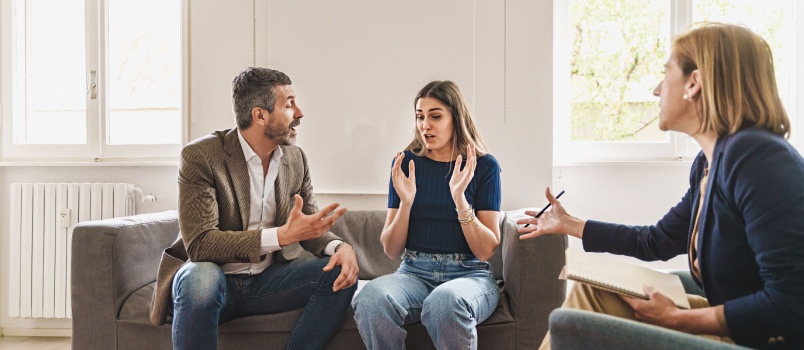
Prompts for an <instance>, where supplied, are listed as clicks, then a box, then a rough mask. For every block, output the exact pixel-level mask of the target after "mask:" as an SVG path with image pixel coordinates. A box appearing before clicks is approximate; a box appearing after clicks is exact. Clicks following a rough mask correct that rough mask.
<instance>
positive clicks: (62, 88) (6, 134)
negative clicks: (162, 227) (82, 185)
mask: <svg viewBox="0 0 804 350" xmlns="http://www.w3.org/2000/svg"><path fill="white" fill-rule="evenodd" d="M185 2H186V0H11V1H3V2H2V6H3V8H2V9H1V10H0V15H2V21H0V22H3V23H4V24H3V28H2V34H3V56H2V57H3V61H4V62H3V63H4V64H3V71H2V76H3V79H4V89H3V90H4V95H3V101H4V104H5V106H4V107H3V108H4V110H3V112H4V113H3V115H4V120H3V122H4V125H6V126H7V127H5V128H4V129H3V155H4V157H5V158H8V159H13V158H74V159H87V158H88V159H93V158H94V159H108V158H141V157H148V158H151V157H176V156H178V152H179V149H180V146H181V142H182V139H183V130H184V127H183V125H184V120H186V118H184V117H183V115H184V109H185V108H184V104H185V100H186V99H185V98H184V89H183V86H185V85H186V84H185V83H184V82H185V77H186V74H185V68H184V67H185V64H184V59H183V57H184V56H185V52H186V50H185V45H184V42H185V40H184V38H183V32H185V31H184V28H185V27H186V26H185V24H184V20H183V17H184V16H183V15H182V14H183V12H184V10H183V9H184V8H186V5H185ZM5 23H9V25H7V24H5ZM9 77H10V79H9ZM8 80H10V82H9V81H8ZM6 87H10V88H6ZM54 146H56V147H54Z"/></svg>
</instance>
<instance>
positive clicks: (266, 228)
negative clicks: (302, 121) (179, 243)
mask: <svg viewBox="0 0 804 350" xmlns="http://www.w3.org/2000/svg"><path fill="white" fill-rule="evenodd" d="M237 138H238V139H239V140H240V147H241V148H242V149H243V155H244V156H245V157H246V164H247V165H248V178H249V192H250V197H251V200H250V202H249V216H248V218H249V219H248V226H247V227H246V230H258V229H261V230H262V237H261V243H260V252H261V253H262V255H263V259H262V260H261V261H260V262H259V263H256V264H250V263H228V264H224V265H223V266H222V268H223V272H224V273H225V274H248V275H255V274H258V273H260V272H263V271H265V269H266V268H268V266H270V265H271V263H272V262H273V256H272V255H271V253H272V252H275V251H277V250H280V249H282V247H281V246H279V237H278V236H277V228H276V225H275V219H276V195H275V193H274V191H275V190H274V184H275V183H276V178H277V177H278V176H279V161H280V160H281V159H282V148H281V147H278V146H277V147H276V149H275V150H274V151H273V153H272V154H271V161H270V163H269V164H268V173H267V174H265V176H263V170H262V160H260V157H259V156H258V155H257V153H255V152H254V150H252V149H251V146H249V144H248V143H247V142H246V140H245V139H244V138H243V135H242V134H240V130H238V131H237ZM340 242H341V241H339V240H335V241H332V242H329V244H327V246H326V248H324V254H326V255H332V254H334V253H335V247H336V246H337V245H338V244H339V243H340Z"/></svg>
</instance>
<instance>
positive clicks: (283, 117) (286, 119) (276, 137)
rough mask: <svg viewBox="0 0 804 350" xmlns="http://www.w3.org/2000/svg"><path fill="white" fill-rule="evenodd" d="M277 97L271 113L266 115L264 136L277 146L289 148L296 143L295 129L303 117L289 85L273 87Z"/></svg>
mask: <svg viewBox="0 0 804 350" xmlns="http://www.w3.org/2000/svg"><path fill="white" fill-rule="evenodd" d="M274 93H275V94H276V96H277V99H276V104H275V105H274V111H273V113H268V121H267V123H266V124H265V136H267V137H268V139H270V140H271V142H273V143H276V144H277V145H284V146H289V145H292V144H294V143H296V127H297V126H299V124H301V118H302V117H304V115H303V114H302V111H301V109H300V108H299V106H298V105H297V104H296V95H295V93H293V88H292V87H291V86H290V85H280V86H276V87H274Z"/></svg>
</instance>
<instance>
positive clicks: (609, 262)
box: [559, 250, 690, 309]
mask: <svg viewBox="0 0 804 350" xmlns="http://www.w3.org/2000/svg"><path fill="white" fill-rule="evenodd" d="M566 258H567V262H566V265H565V266H564V269H563V270H561V276H560V277H559V278H561V279H570V280H573V281H578V282H583V283H587V284H590V285H592V286H595V287H598V288H601V289H605V290H608V291H611V292H615V293H619V294H623V295H629V296H632V297H637V298H642V299H645V300H647V299H648V295H647V294H645V292H644V291H643V286H645V285H646V284H647V285H651V286H653V288H654V289H655V290H657V291H659V292H661V293H662V294H663V295H664V296H666V297H668V298H670V300H672V301H673V303H675V304H676V306H678V307H680V308H682V309H689V308H690V304H689V301H688V300H687V293H686V292H684V285H682V284H681V279H680V278H679V277H678V276H676V275H673V274H668V273H663V272H659V271H655V270H651V269H649V268H645V267H642V266H637V265H634V264H631V263H627V262H623V261H618V260H615V259H613V258H612V257H611V256H606V255H605V254H600V253H587V252H582V251H576V250H567V251H566Z"/></svg>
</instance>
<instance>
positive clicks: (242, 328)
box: [118, 282, 514, 333]
mask: <svg viewBox="0 0 804 350" xmlns="http://www.w3.org/2000/svg"><path fill="white" fill-rule="evenodd" d="M155 285H156V282H154V283H151V284H149V285H147V286H144V287H142V288H140V289H138V290H137V291H136V292H134V293H133V294H131V296H129V297H128V299H126V301H125V302H124V303H123V307H122V308H121V309H120V315H119V316H118V319H119V320H121V321H127V322H133V323H143V324H150V321H149V318H148V313H149V310H150V308H151V295H152V294H153V291H154V287H155ZM301 311H302V309H296V310H291V311H287V312H282V313H278V314H270V315H255V316H248V317H243V318H238V319H235V320H232V321H229V322H226V323H224V324H222V325H221V326H220V332H221V333H243V332H245V333H251V332H290V331H291V329H292V328H293V325H294V324H295V323H296V320H297V319H298V318H299V315H300V314H301ZM169 322H170V315H168V323H169ZM510 322H514V317H513V316H512V315H511V310H510V309H509V306H508V296H507V295H506V294H505V293H504V292H503V293H501V295H500V303H499V305H498V306H497V310H495V311H494V313H493V314H491V316H490V317H489V318H488V319H487V320H486V321H485V322H483V323H481V324H480V326H484V325H492V324H502V323H510ZM341 329H357V325H356V324H355V320H354V313H353V312H352V311H351V310H350V311H349V313H348V314H347V316H346V320H344V322H343V325H342V326H341Z"/></svg>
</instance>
